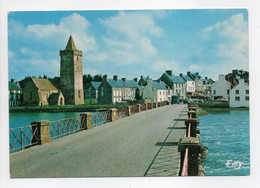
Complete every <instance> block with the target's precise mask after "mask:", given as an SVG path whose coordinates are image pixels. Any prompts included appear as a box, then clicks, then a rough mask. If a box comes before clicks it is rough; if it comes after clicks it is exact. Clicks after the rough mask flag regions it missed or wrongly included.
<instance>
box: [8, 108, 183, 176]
mask: <svg viewBox="0 0 260 188" xmlns="http://www.w3.org/2000/svg"><path fill="white" fill-rule="evenodd" d="M186 112H187V107H186V105H181V104H180V105H169V106H164V107H161V108H156V109H153V110H148V111H144V112H141V113H137V114H134V115H132V116H129V117H125V118H123V119H119V120H117V121H115V122H110V123H106V124H103V125H100V126H98V127H94V128H92V129H89V130H84V131H81V132H78V133H76V134H73V135H69V136H66V137H63V138H60V139H57V140H54V141H52V142H50V143H47V144H44V145H39V146H34V147H31V148H28V149H25V150H23V151H19V152H16V153H13V154H10V174H11V178H19V177H25V178H32V177H38V178H40V177H115V176H116V177H122V176H123V177H131V176H176V175H177V174H178V171H179V159H180V154H179V153H178V141H179V139H180V138H181V137H183V136H184V134H185V129H184V122H183V121H182V120H183V119H184V118H186V117H187V113H186Z"/></svg>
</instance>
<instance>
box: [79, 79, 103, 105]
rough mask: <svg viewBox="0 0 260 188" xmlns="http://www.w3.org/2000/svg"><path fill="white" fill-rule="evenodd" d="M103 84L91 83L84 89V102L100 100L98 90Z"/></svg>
mask: <svg viewBox="0 0 260 188" xmlns="http://www.w3.org/2000/svg"><path fill="white" fill-rule="evenodd" d="M100 84H101V82H95V81H92V82H89V83H87V84H86V85H85V86H84V87H83V88H84V100H97V99H98V88H99V86H100Z"/></svg>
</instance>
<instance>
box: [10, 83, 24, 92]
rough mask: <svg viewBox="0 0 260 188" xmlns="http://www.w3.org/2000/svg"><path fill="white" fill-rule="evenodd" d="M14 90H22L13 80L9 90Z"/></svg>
mask: <svg viewBox="0 0 260 188" xmlns="http://www.w3.org/2000/svg"><path fill="white" fill-rule="evenodd" d="M12 90H15V91H18V90H20V91H21V90H22V88H21V87H19V86H18V85H16V84H15V83H14V82H12V81H9V91H12Z"/></svg>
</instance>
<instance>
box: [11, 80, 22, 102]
mask: <svg viewBox="0 0 260 188" xmlns="http://www.w3.org/2000/svg"><path fill="white" fill-rule="evenodd" d="M22 98H23V97H22V88H21V87H20V86H19V84H18V83H17V82H15V80H14V79H11V81H9V106H11V107H13V106H20V105H21V104H22Z"/></svg>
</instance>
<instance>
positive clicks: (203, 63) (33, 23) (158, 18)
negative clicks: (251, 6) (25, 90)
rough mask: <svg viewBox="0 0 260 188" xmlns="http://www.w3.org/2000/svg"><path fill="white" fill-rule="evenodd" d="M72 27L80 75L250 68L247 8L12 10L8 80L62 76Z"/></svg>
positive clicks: (218, 71)
mask: <svg viewBox="0 0 260 188" xmlns="http://www.w3.org/2000/svg"><path fill="white" fill-rule="evenodd" d="M70 34H71V35H72V37H73V39H74V41H75V44H76V47H77V49H79V50H81V51H83V62H82V63H83V73H84V74H91V75H95V74H102V75H103V74H107V75H108V77H112V76H113V75H118V76H119V77H126V78H127V79H133V78H135V77H138V78H139V77H140V76H141V75H144V76H150V77H152V78H153V79H158V78H159V77H160V76H161V75H162V73H163V72H165V70H173V73H174V74H175V75H178V74H180V73H186V72H187V71H192V72H199V73H200V74H201V75H202V76H203V77H205V76H208V77H211V78H213V79H214V80H215V79H217V77H218V75H219V74H221V73H228V72H231V71H232V69H243V70H248V67H249V65H248V13H247V11H246V10H245V9H209V10H207V9H201V10H199V9H198V10H151V11H149V10H138V11H133V10H131V11H127V10H125V11H123V10H121V11H38V12H10V13H9V15H8V50H9V52H8V61H9V64H8V67H9V79H10V78H15V79H16V80H21V79H23V78H24V77H25V76H36V77H38V76H39V75H41V76H43V75H44V74H45V75H47V76H48V77H54V76H59V74H60V73H59V72H60V56H59V50H63V49H64V48H65V46H66V43H67V41H68V39H69V36H70Z"/></svg>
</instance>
